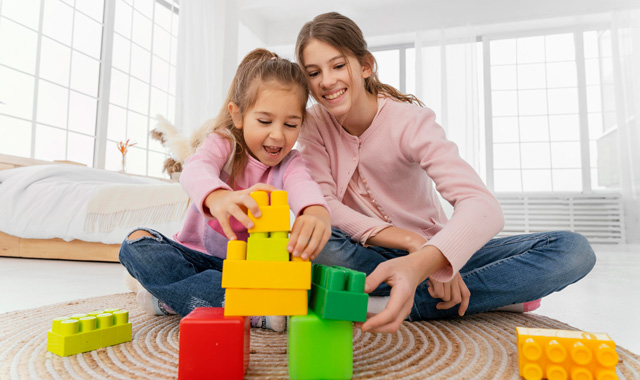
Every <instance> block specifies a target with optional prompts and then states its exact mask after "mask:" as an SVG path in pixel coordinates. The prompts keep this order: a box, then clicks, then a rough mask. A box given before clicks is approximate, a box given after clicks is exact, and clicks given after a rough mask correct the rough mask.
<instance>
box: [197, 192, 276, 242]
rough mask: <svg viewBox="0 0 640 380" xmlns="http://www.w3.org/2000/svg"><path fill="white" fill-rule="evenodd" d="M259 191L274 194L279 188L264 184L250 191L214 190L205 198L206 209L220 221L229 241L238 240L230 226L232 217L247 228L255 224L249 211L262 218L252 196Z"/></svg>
mask: <svg viewBox="0 0 640 380" xmlns="http://www.w3.org/2000/svg"><path fill="white" fill-rule="evenodd" d="M259 190H263V191H268V192H272V191H277V190H278V188H276V187H275V186H271V185H267V184H264V183H257V184H255V185H253V186H251V187H250V188H248V189H244V190H238V191H231V190H225V189H219V190H214V191H212V192H211V193H210V194H209V195H207V197H206V198H205V200H204V205H205V207H206V208H208V209H209V212H210V213H211V215H212V216H213V217H214V218H216V219H217V220H218V223H220V227H222V231H224V234H225V235H226V236H227V238H228V239H229V240H235V239H236V238H237V236H236V234H235V233H234V232H233V229H232V228H231V225H230V224H229V218H230V217H232V216H233V217H234V218H236V219H237V220H238V221H239V222H240V223H242V225H243V226H245V228H251V227H253V222H252V221H251V219H249V216H248V215H247V210H249V211H251V213H252V214H253V215H254V216H255V217H259V216H260V207H258V203H256V201H255V200H254V199H253V198H251V195H250V194H251V193H252V192H254V191H259Z"/></svg>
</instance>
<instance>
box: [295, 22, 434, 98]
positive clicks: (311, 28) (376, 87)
mask: <svg viewBox="0 0 640 380" xmlns="http://www.w3.org/2000/svg"><path fill="white" fill-rule="evenodd" d="M312 40H318V41H322V42H324V43H327V44H329V45H331V46H333V47H334V48H336V49H338V51H340V53H342V55H343V56H344V57H345V58H346V56H347V55H353V56H354V57H356V59H357V60H358V62H360V65H362V66H365V65H370V66H371V75H370V76H369V77H368V78H365V80H364V83H365V89H366V90H367V91H369V93H371V94H373V95H375V96H376V97H377V96H378V95H380V94H382V95H385V96H388V97H390V98H394V99H396V100H399V101H401V102H405V103H412V104H416V105H419V106H424V104H423V103H422V102H421V101H420V100H419V99H418V98H417V97H415V96H414V95H411V94H403V93H402V92H400V91H398V90H397V89H396V88H395V87H393V86H390V85H388V84H385V83H382V82H380V79H379V78H378V65H377V63H376V59H375V57H374V56H373V54H371V52H370V51H369V49H368V47H367V42H366V41H365V39H364V36H363V34H362V30H360V28H359V27H358V25H356V23H355V22H353V20H351V19H350V18H348V17H346V16H343V15H341V14H340V13H337V12H329V13H324V14H321V15H318V16H316V17H315V18H314V19H313V20H312V21H309V22H307V23H306V24H304V26H303V27H302V29H300V33H298V40H297V41H296V58H297V60H298V64H299V65H300V67H302V68H303V69H304V59H303V57H302V52H303V51H304V48H305V47H306V46H307V45H308V44H309V43H310V42H311V41H312ZM305 72H306V71H305Z"/></svg>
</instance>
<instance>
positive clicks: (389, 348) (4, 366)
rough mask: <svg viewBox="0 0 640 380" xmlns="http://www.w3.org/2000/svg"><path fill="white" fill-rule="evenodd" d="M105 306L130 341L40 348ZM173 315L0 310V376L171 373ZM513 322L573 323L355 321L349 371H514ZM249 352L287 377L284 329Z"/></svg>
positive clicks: (639, 361)
mask: <svg viewBox="0 0 640 380" xmlns="http://www.w3.org/2000/svg"><path fill="white" fill-rule="evenodd" d="M111 307H116V308H120V309H126V310H129V312H130V321H131V322H132V323H133V340H132V341H131V342H127V343H123V344H119V345H116V346H112V347H107V348H101V349H98V350H95V351H92V352H87V353H84V354H79V355H74V356H68V357H59V356H57V355H55V354H52V353H50V352H48V351H47V350H46V344H47V330H49V329H50V328H51V321H52V320H53V318H56V317H61V316H68V315H72V314H77V313H86V312H89V311H92V310H97V309H105V308H111ZM179 321H180V319H179V318H178V317H153V316H149V315H146V314H144V313H143V312H142V310H140V308H139V307H138V306H137V304H136V297H135V295H134V294H133V293H125V294H116V295H111V296H104V297H96V298H90V299H85V300H79V301H73V302H67V303H61V304H56V305H53V306H48V307H43V308H39V309H33V310H26V311H18V312H11V313H5V314H0V379H37V378H42V379H175V378H176V377H177V375H178V342H179V338H178V336H179V335H178V334H179ZM516 326H525V327H539V328H557V329H567V330H574V328H573V327H571V326H569V325H566V324H564V323H561V322H558V321H556V320H553V319H550V318H547V317H543V316H539V315H535V314H531V313H528V314H517V313H498V312H492V313H483V314H480V315H476V316H470V317H465V318H461V319H455V320H447V321H429V322H412V323H408V322H405V323H404V324H403V325H402V327H401V329H400V331H399V332H398V333H397V334H371V333H362V332H361V331H360V330H358V329H354V330H353V378H354V379H519V378H520V377H519V376H518V366H517V365H518V354H517V349H516V334H515V328H516ZM617 351H618V354H619V355H620V363H619V364H618V366H617V373H618V376H619V378H620V379H640V357H639V356H638V355H635V354H633V353H631V352H629V351H628V350H626V349H624V348H622V347H617ZM250 360H251V362H250V363H251V364H250V366H249V370H248V372H247V374H246V378H247V379H258V378H260V379H263V378H264V379H286V378H288V373H287V334H286V333H280V334H279V333H275V332H273V331H268V330H262V329H252V330H251V359H250ZM212 370H213V369H212ZM212 378H215V372H212Z"/></svg>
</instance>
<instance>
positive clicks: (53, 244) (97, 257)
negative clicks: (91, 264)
mask: <svg viewBox="0 0 640 380" xmlns="http://www.w3.org/2000/svg"><path fill="white" fill-rule="evenodd" d="M60 162H64V163H69V164H76V165H82V164H78V163H74V162H65V161H60ZM43 164H51V162H49V161H42V160H36V159H31V158H24V157H16V156H8V155H4V154H0V170H5V169H12V168H17V167H22V166H32V165H43ZM119 251H120V244H103V243H95V242H87V241H82V240H72V241H64V240H62V239H24V238H19V237H16V236H13V235H8V234H5V233H3V232H0V256H7V257H27V258H39V259H60V260H83V261H111V262H118V252H119Z"/></svg>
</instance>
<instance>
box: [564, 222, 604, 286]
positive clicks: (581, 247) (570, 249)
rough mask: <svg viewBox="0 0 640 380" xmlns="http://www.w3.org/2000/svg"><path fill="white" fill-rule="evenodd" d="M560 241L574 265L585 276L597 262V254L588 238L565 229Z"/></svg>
mask: <svg viewBox="0 0 640 380" xmlns="http://www.w3.org/2000/svg"><path fill="white" fill-rule="evenodd" d="M560 240H561V241H560V243H561V245H562V247H563V248H564V251H565V253H566V255H567V256H568V257H569V259H570V260H571V261H572V264H573V265H572V266H571V267H573V268H575V270H576V271H579V272H580V275H581V276H585V275H586V274H587V273H589V272H590V271H591V269H593V267H594V266H595V264H596V254H595V252H594V251H593V248H592V247H591V244H589V241H588V240H587V238H585V237H584V236H583V235H581V234H579V233H576V232H568V231H563V232H562V233H561V237H560Z"/></svg>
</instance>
